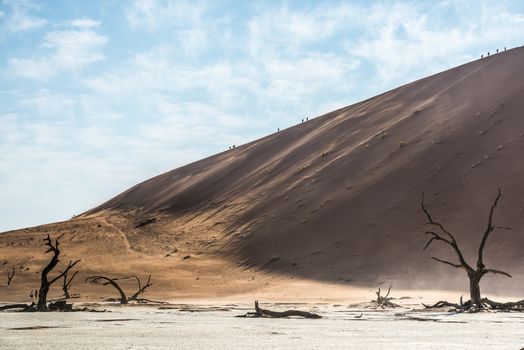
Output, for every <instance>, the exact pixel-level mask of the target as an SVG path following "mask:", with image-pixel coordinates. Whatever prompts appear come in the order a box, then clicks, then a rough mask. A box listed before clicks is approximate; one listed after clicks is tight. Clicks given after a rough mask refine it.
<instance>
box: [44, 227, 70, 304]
mask: <svg viewBox="0 0 524 350" xmlns="http://www.w3.org/2000/svg"><path fill="white" fill-rule="evenodd" d="M44 242H45V245H46V246H48V247H49V248H48V249H47V251H46V254H47V253H53V256H52V257H51V261H50V262H49V264H47V266H46V267H45V268H44V269H43V270H42V275H41V282H40V290H39V292H38V303H37V305H36V310H37V311H47V293H48V292H49V288H50V287H51V285H52V284H53V283H55V282H56V281H58V280H59V279H60V278H62V277H63V276H64V275H65V274H67V272H68V271H69V270H71V269H72V268H73V267H74V266H75V265H76V264H78V263H79V262H80V260H76V261H74V262H73V261H70V262H69V264H68V265H67V267H66V268H65V270H64V271H63V272H61V273H60V274H59V275H58V276H56V277H55V278H53V279H51V280H49V279H48V274H49V273H50V272H51V271H52V270H53V269H54V268H55V267H56V265H57V264H58V263H59V261H60V260H59V256H60V249H59V240H58V238H57V239H56V240H55V244H54V245H53V242H52V241H51V238H50V237H49V235H47V238H45V239H44Z"/></svg>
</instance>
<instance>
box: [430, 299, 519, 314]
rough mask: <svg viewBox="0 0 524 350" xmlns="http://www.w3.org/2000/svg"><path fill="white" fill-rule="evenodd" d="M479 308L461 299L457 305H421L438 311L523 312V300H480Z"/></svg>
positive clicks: (445, 302) (441, 302)
mask: <svg viewBox="0 0 524 350" xmlns="http://www.w3.org/2000/svg"><path fill="white" fill-rule="evenodd" d="M480 302H481V307H477V306H476V305H475V304H473V303H471V300H468V301H466V302H464V303H463V302H462V298H461V301H460V303H459V304H455V303H450V302H447V301H439V302H437V303H435V304H433V305H426V304H422V305H423V306H424V307H425V308H426V309H438V308H451V310H450V311H455V312H459V313H460V312H470V313H472V312H479V311H491V310H494V311H502V312H504V311H506V312H511V311H516V312H523V311H524V300H519V301H515V302H507V303H500V302H497V301H493V300H490V299H488V298H482V299H481V300H480Z"/></svg>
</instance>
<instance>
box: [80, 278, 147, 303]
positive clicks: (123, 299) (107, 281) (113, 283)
mask: <svg viewBox="0 0 524 350" xmlns="http://www.w3.org/2000/svg"><path fill="white" fill-rule="evenodd" d="M129 278H135V279H136V281H137V283H138V289H137V291H136V292H135V293H134V294H132V295H131V296H130V297H127V295H126V293H125V292H124V290H123V289H122V288H121V287H120V285H119V284H118V283H117V282H116V281H121V280H125V279H129ZM86 281H87V282H90V283H93V284H101V285H103V286H107V285H111V286H113V287H114V288H115V289H116V290H117V291H118V293H119V294H120V304H127V303H128V302H130V301H138V302H140V301H149V300H147V299H142V298H139V296H140V295H141V294H143V293H144V292H145V291H146V289H147V288H149V287H151V286H152V285H153V284H152V283H151V274H150V275H149V276H148V278H147V282H146V284H144V285H142V283H141V281H140V279H139V278H138V277H137V276H129V277H124V278H109V277H105V276H89V277H87V278H86Z"/></svg>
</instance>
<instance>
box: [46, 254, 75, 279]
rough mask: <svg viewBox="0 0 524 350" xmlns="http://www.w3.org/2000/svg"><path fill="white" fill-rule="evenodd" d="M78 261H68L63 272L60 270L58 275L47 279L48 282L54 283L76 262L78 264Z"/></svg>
mask: <svg viewBox="0 0 524 350" xmlns="http://www.w3.org/2000/svg"><path fill="white" fill-rule="evenodd" d="M79 262H80V260H76V261H74V262H73V261H69V264H68V265H67V267H66V268H65V270H64V271H63V272H61V273H60V274H59V275H58V276H56V277H55V278H53V279H52V280H51V281H49V284H53V283H55V282H56V281H57V280H59V279H60V278H62V277H64V275H65V274H67V272H68V271H69V270H71V269H72V268H73V267H74V266H75V265H76V264H78V263H79Z"/></svg>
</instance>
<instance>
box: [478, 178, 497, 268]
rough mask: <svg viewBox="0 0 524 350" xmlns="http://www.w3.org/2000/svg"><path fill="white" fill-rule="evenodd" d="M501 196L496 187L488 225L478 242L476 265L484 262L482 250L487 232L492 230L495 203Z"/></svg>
mask: <svg viewBox="0 0 524 350" xmlns="http://www.w3.org/2000/svg"><path fill="white" fill-rule="evenodd" d="M501 196H502V193H501V191H500V188H499V189H498V193H497V197H496V198H495V201H494V202H493V205H492V206H491V209H490V210H489V217H488V226H487V227H486V231H485V232H484V236H483V237H482V241H481V242H480V247H479V254H478V259H477V266H478V267H483V266H484V263H483V261H482V254H483V252H484V246H485V245H486V241H487V240H488V237H489V234H490V233H491V232H493V229H494V227H493V212H494V211H495V208H496V207H497V203H498V202H499V199H500V197H501Z"/></svg>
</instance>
